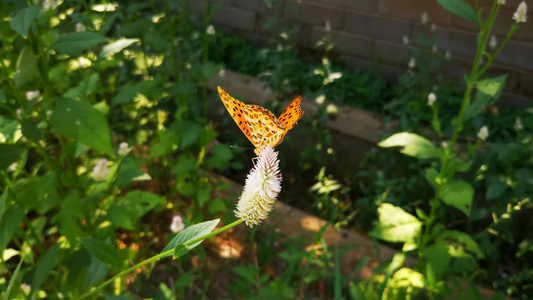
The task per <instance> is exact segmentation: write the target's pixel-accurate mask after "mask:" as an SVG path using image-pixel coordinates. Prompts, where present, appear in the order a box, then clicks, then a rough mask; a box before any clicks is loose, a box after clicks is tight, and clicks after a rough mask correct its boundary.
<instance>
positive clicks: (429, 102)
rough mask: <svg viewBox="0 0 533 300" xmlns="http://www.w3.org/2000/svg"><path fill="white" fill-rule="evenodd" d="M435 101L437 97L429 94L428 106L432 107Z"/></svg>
mask: <svg viewBox="0 0 533 300" xmlns="http://www.w3.org/2000/svg"><path fill="white" fill-rule="evenodd" d="M435 101H437V96H435V94H434V93H429V95H428V105H429V106H433V104H435Z"/></svg>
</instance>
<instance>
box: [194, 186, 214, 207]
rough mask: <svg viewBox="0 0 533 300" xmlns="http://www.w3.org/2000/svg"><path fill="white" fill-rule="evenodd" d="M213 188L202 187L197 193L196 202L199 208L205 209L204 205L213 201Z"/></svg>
mask: <svg viewBox="0 0 533 300" xmlns="http://www.w3.org/2000/svg"><path fill="white" fill-rule="evenodd" d="M212 189H213V188H212V187H201V188H199V189H198V191H196V200H197V203H198V207H204V205H205V204H206V203H207V201H209V199H211V191H212Z"/></svg>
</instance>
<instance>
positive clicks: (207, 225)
mask: <svg viewBox="0 0 533 300" xmlns="http://www.w3.org/2000/svg"><path fill="white" fill-rule="evenodd" d="M219 222H220V219H215V220H211V221H206V222H202V223H199V224H195V225H192V226H189V227H187V228H185V230H183V231H182V232H180V233H178V235H176V236H175V237H174V238H173V239H172V241H170V243H169V244H168V245H167V246H166V247H165V249H163V251H162V252H165V251H168V250H170V249H175V248H176V247H178V246H179V245H184V244H185V243H187V242H189V241H192V240H194V239H197V238H199V237H201V236H204V235H206V234H208V233H210V232H211V231H213V229H215V227H216V226H217V225H218V223H219ZM201 242H202V241H200V242H196V243H194V244H192V245H189V246H187V249H189V250H191V249H193V248H194V247H196V246H198V245H200V243H201ZM170 255H171V254H169V256H170Z"/></svg>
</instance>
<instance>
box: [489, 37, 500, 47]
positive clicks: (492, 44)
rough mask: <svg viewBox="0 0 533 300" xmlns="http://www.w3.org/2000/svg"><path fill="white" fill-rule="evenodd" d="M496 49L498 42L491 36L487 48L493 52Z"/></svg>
mask: <svg viewBox="0 0 533 300" xmlns="http://www.w3.org/2000/svg"><path fill="white" fill-rule="evenodd" d="M496 47H498V40H497V39H496V37H495V36H494V35H491V36H490V40H489V48H490V49H493V50H494V49H496Z"/></svg>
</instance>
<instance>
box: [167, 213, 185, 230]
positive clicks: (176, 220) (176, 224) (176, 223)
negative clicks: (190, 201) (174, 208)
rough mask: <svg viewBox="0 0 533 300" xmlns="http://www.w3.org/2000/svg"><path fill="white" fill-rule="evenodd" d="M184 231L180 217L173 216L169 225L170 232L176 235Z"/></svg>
mask: <svg viewBox="0 0 533 300" xmlns="http://www.w3.org/2000/svg"><path fill="white" fill-rule="evenodd" d="M183 229H185V224H183V218H182V217H181V216H180V215H175V216H174V217H173V218H172V223H171V224H170V231H172V232H174V233H178V232H180V231H182V230H183Z"/></svg>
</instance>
